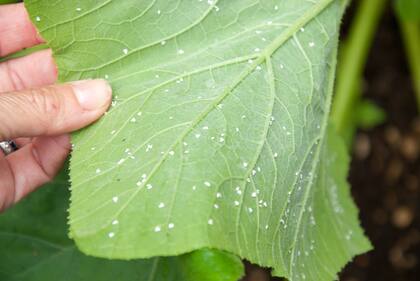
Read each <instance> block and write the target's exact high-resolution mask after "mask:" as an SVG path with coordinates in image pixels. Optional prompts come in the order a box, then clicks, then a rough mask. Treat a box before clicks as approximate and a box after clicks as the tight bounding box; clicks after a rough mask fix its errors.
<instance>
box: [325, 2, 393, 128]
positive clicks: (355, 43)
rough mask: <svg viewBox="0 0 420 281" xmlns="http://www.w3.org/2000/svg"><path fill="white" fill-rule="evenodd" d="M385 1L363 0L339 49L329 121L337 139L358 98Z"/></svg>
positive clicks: (350, 116)
mask: <svg viewBox="0 0 420 281" xmlns="http://www.w3.org/2000/svg"><path fill="white" fill-rule="evenodd" d="M387 3H388V1H387V0H362V1H360V4H359V7H358V9H357V12H356V17H355V19H354V21H353V23H352V26H351V28H350V35H349V37H348V39H347V42H346V44H345V46H344V48H341V50H340V51H341V53H340V57H339V68H338V72H337V84H336V92H335V97H334V100H333V105H332V112H331V120H332V122H333V123H334V125H335V127H336V129H337V132H338V133H339V134H340V135H342V136H343V135H346V130H347V127H348V124H349V123H350V122H351V120H352V112H353V110H354V106H355V105H356V103H357V101H358V100H359V98H360V91H359V89H358V88H359V86H360V80H361V78H362V75H363V69H364V67H365V63H366V59H367V56H368V53H369V50H370V47H371V44H372V41H373V38H374V33H375V31H376V29H377V26H378V23H379V19H380V17H381V15H382V13H383V11H384V8H385V6H386V4H387Z"/></svg>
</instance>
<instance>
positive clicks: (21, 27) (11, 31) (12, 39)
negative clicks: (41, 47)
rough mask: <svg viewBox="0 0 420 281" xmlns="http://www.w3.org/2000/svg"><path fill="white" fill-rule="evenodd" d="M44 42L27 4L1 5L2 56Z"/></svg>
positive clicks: (0, 32)
mask: <svg viewBox="0 0 420 281" xmlns="http://www.w3.org/2000/svg"><path fill="white" fill-rule="evenodd" d="M40 43H43V40H42V38H41V36H40V35H39V34H38V32H37V30H36V28H35V26H34V25H33V23H32V22H31V20H30V19H29V15H28V13H27V12H26V9H25V6H24V5H23V4H22V3H20V4H11V5H3V6H0V57H4V56H7V55H9V54H12V53H15V52H17V51H20V50H22V49H24V48H29V47H32V46H35V45H38V44H40Z"/></svg>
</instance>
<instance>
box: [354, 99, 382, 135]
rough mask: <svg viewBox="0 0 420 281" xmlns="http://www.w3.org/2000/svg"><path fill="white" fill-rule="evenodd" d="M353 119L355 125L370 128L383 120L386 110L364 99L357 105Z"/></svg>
mask: <svg viewBox="0 0 420 281" xmlns="http://www.w3.org/2000/svg"><path fill="white" fill-rule="evenodd" d="M355 119H356V120H354V122H355V123H356V124H355V126H356V127H359V128H362V129H372V128H374V127H377V126H379V125H381V124H383V123H384V122H385V120H386V112H385V110H383V109H382V108H381V107H380V106H379V105H377V104H376V103H374V102H372V101H369V100H366V99H365V100H362V101H360V102H359V104H358V105H357V108H356V116H355Z"/></svg>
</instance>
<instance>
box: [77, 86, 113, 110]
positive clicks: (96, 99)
mask: <svg viewBox="0 0 420 281" xmlns="http://www.w3.org/2000/svg"><path fill="white" fill-rule="evenodd" d="M70 85H71V86H72V87H73V90H74V94H75V96H76V98H77V100H78V102H79V104H80V105H81V106H82V107H83V109H85V110H96V109H100V108H102V107H104V106H105V105H107V104H109V103H110V100H111V96H112V89H111V86H110V85H109V84H108V82H107V81H105V80H102V79H97V80H82V81H76V82H72V83H70Z"/></svg>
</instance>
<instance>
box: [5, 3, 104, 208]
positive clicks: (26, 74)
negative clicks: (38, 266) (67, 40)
mask: <svg viewBox="0 0 420 281" xmlns="http://www.w3.org/2000/svg"><path fill="white" fill-rule="evenodd" d="M42 43H43V39H42V38H41V37H40V35H39V34H38V33H37V31H36V29H35V27H34V25H33V24H32V23H31V21H30V20H29V16H28V14H27V12H26V10H25V8H24V6H23V4H13V5H4V6H0V57H5V56H7V55H9V54H12V53H15V52H17V51H19V50H22V49H24V48H28V47H32V46H35V45H38V44H42ZM56 80H57V68H56V65H55V63H54V60H53V58H52V52H51V50H43V51H39V52H35V53H33V54H30V55H28V56H26V57H22V58H18V59H13V60H8V61H6V62H3V63H0V141H3V140H15V142H16V143H17V145H18V146H19V150H17V151H15V152H13V153H11V154H9V155H7V156H6V155H4V153H3V152H2V151H1V150H0V211H1V210H4V209H6V208H8V207H10V206H11V205H13V204H14V203H16V202H18V201H19V200H20V199H22V198H23V197H24V196H25V195H27V194H28V193H30V192H32V191H34V190H35V189H36V188H37V187H39V186H41V185H43V184H45V183H47V182H48V181H51V180H52V179H53V178H54V176H55V175H56V174H57V173H58V171H59V170H60V168H61V167H62V165H63V163H64V161H65V160H66V158H67V156H68V154H69V152H70V150H71V145H70V137H69V133H70V132H72V131H75V130H78V129H81V128H83V127H85V126H87V125H89V124H91V123H92V122H94V121H95V120H97V119H98V118H100V117H101V116H102V115H103V114H104V113H105V111H106V110H107V109H108V107H109V105H110V103H111V100H112V90H111V87H110V86H109V84H108V83H107V82H106V81H104V80H84V81H77V82H73V83H68V84H62V85H54V83H55V82H56Z"/></svg>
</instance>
